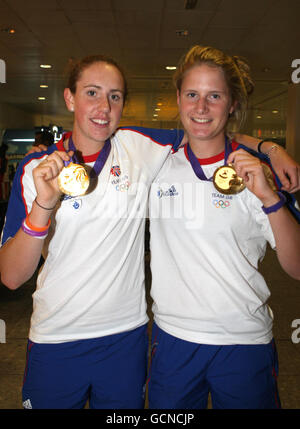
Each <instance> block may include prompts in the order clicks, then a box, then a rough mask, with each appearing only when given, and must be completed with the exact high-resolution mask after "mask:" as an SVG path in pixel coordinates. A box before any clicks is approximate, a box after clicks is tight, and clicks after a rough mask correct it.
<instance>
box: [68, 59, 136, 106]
mask: <svg viewBox="0 0 300 429" xmlns="http://www.w3.org/2000/svg"><path fill="white" fill-rule="evenodd" d="M98 62H103V63H106V64H110V65H112V66H114V67H116V69H117V70H118V71H119V72H120V74H121V76H122V78H123V82H124V104H125V101H126V98H127V95H128V88H127V81H126V77H125V74H124V72H123V70H122V68H121V67H120V66H119V65H118V64H117V62H116V61H115V60H113V59H112V58H110V57H108V56H106V55H90V56H87V57H84V58H82V59H81V60H79V61H76V62H71V63H70V70H69V76H68V80H67V88H69V89H70V91H71V92H72V93H73V94H75V92H76V84H77V81H78V80H79V79H80V77H81V75H82V72H83V71H84V70H85V69H86V68H87V67H89V66H90V65H92V64H94V63H98Z"/></svg>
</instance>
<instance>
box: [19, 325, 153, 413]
mask: <svg viewBox="0 0 300 429" xmlns="http://www.w3.org/2000/svg"><path fill="white" fill-rule="evenodd" d="M147 349H148V334H147V325H144V326H142V327H139V328H137V329H134V330H132V331H128V332H123V333H121V334H115V335H109V336H105V337H102V338H95V339H88V340H80V341H71V342H66V343H59V344H40V343H33V342H32V341H28V347H27V363H26V368H25V374H24V384H23V406H24V408H40V409H41V408H44V409H45V408H52V409H58V408H60V409H71V408H84V407H85V405H86V403H87V401H89V407H90V408H97V409H100V408H102V409H105V408H106V409H111V408H118V409H122V408H124V409H125V408H134V409H141V408H144V390H145V382H146V376H147V351H148V350H147Z"/></svg>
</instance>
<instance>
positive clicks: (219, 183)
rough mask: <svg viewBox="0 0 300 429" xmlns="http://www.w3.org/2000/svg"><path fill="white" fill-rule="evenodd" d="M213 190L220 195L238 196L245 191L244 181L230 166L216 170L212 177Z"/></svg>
mask: <svg viewBox="0 0 300 429" xmlns="http://www.w3.org/2000/svg"><path fill="white" fill-rule="evenodd" d="M213 183H214V185H215V188H216V189H217V190H218V191H219V192H221V193H222V194H238V193H239V192H241V191H243V190H244V189H245V184H244V181H243V179H242V178H241V177H239V176H238V175H237V174H236V171H235V169H234V168H233V167H232V166H231V165H223V166H222V167H219V168H217V170H216V171H215V173H214V176H213Z"/></svg>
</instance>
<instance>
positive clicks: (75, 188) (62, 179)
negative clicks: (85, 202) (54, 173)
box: [58, 162, 90, 197]
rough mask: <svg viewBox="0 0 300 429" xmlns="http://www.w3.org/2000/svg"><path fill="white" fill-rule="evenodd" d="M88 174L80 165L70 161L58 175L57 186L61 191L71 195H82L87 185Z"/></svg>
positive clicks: (88, 182)
mask: <svg viewBox="0 0 300 429" xmlns="http://www.w3.org/2000/svg"><path fill="white" fill-rule="evenodd" d="M89 184H90V180H89V176H88V174H87V172H86V170H85V168H84V167H83V166H82V165H79V164H74V163H73V162H70V164H69V165H68V166H67V167H64V168H63V169H62V170H61V172H60V174H59V176H58V186H59V189H60V190H61V192H63V193H64V194H66V195H70V196H71V197H78V196H80V195H84V194H85V193H86V191H87V189H88V187H89Z"/></svg>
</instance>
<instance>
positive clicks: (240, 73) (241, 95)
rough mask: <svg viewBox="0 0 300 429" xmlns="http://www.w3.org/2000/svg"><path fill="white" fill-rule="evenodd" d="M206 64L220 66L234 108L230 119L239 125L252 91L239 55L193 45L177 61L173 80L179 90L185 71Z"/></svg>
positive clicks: (246, 69) (244, 114)
mask: <svg viewBox="0 0 300 429" xmlns="http://www.w3.org/2000/svg"><path fill="white" fill-rule="evenodd" d="M201 64H207V65H209V66H211V67H220V68H221V69H222V70H223V73H224V76H225V80H226V82H227V85H228V88H229V92H230V96H231V100H232V103H235V109H234V112H233V113H232V117H231V119H234V120H235V121H236V123H237V125H238V126H239V127H240V126H241V125H242V123H243V122H244V121H245V119H246V115H247V107H248V98H249V95H250V94H251V93H252V92H253V89H254V84H253V81H252V78H251V76H250V68H249V65H248V64H247V62H246V60H245V59H244V58H242V57H239V56H230V55H227V54H225V53H224V52H222V51H221V50H219V49H216V48H212V47H210V46H200V45H196V46H193V47H192V48H191V49H190V50H189V51H188V52H187V53H186V54H185V55H184V56H183V57H182V58H181V60H180V61H179V64H178V66H177V69H176V72H175V74H174V77H173V80H174V84H175V87H176V88H177V90H178V91H179V92H180V90H181V85H182V81H183V79H184V76H185V73H186V72H187V71H188V70H189V69H190V68H192V67H194V66H197V65H201Z"/></svg>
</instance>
